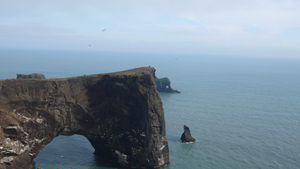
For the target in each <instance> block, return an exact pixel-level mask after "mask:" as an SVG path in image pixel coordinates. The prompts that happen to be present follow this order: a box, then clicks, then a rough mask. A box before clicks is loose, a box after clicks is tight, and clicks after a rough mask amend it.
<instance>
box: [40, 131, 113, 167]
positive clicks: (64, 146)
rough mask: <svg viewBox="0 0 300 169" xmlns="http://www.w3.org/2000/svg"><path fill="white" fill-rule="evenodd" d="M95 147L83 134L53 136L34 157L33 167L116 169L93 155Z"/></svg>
mask: <svg viewBox="0 0 300 169" xmlns="http://www.w3.org/2000/svg"><path fill="white" fill-rule="evenodd" d="M94 151H95V149H94V148H93V146H92V145H91V143H90V142H89V140H88V139H87V138H86V137H85V136H83V135H77V134H75V135H72V136H64V135H60V136H57V137H55V138H54V139H53V140H52V141H51V143H49V144H47V145H46V146H45V147H44V148H43V149H42V151H41V152H40V153H39V154H38V156H37V157H36V158H35V159H34V161H35V163H36V165H35V168H38V167H41V168H43V169H53V168H63V169H65V168H66V169H69V168H71V169H82V168H85V169H117V168H115V167H114V166H113V165H112V164H110V163H108V162H106V161H104V160H102V159H101V158H100V157H98V156H96V155H94V154H93V153H94Z"/></svg>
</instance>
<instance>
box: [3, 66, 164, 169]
mask: <svg viewBox="0 0 300 169" xmlns="http://www.w3.org/2000/svg"><path fill="white" fill-rule="evenodd" d="M154 73H155V69H154V68H150V67H145V68H138V69H132V70H129V71H124V72H116V73H111V74H99V75H90V76H81V77H73V78H66V79H49V80H37V79H30V80H3V81H0V94H1V95H0V98H1V102H0V119H1V120H0V126H1V129H0V140H1V142H2V145H0V149H1V154H0V167H3V166H5V167H6V168H7V169H9V168H26V169H27V168H30V164H31V162H32V160H33V159H34V158H35V157H36V156H37V155H38V153H39V152H40V150H41V149H42V148H43V147H44V146H45V145H47V144H48V143H50V142H51V140H52V139H53V138H54V137H56V136H59V135H73V134H80V135H83V136H85V137H86V138H87V139H88V140H89V141H90V142H91V144H92V146H93V147H94V148H95V154H96V155H99V156H102V157H104V158H108V159H109V160H112V161H114V162H117V163H118V164H119V165H120V166H124V167H129V168H141V167H144V168H160V167H163V166H165V165H167V164H169V152H168V142H167V139H166V131H165V121H164V112H163V108H162V102H161V99H160V96H159V94H158V92H157V90H156V85H155V81H154V77H155V74H154Z"/></svg>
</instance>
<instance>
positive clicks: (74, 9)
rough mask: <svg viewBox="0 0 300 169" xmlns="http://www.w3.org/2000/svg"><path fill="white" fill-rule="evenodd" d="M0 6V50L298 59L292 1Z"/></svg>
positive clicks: (8, 1)
mask: <svg viewBox="0 0 300 169" xmlns="http://www.w3.org/2000/svg"><path fill="white" fill-rule="evenodd" d="M0 8H1V10H0V49H1V48H2V49H3V48H33V49H63V50H75V49H76V50H99V51H121V52H122V51H128V52H153V53H180V54H201V55H237V56H266V57H297V58H300V0H226V1H224V0H205V1H203V0H184V1H183V0H126V1H125V0H109V1H104V0H88V1H83V0H51V1H43V0H0ZM104 29H106V30H105V31H103V30H104ZM89 45H91V46H89Z"/></svg>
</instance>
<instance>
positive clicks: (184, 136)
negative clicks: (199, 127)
mask: <svg viewBox="0 0 300 169" xmlns="http://www.w3.org/2000/svg"><path fill="white" fill-rule="evenodd" d="M183 129H184V132H183V133H182V135H181V138H180V139H181V141H182V142H183V143H187V142H195V141H196V139H195V138H194V137H192V135H191V132H190V128H189V127H188V126H186V125H184V126H183Z"/></svg>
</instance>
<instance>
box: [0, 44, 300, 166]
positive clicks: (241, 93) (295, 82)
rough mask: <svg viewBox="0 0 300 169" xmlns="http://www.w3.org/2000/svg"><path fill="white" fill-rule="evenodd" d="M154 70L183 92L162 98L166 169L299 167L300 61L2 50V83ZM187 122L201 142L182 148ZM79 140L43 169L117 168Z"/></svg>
mask: <svg viewBox="0 0 300 169" xmlns="http://www.w3.org/2000/svg"><path fill="white" fill-rule="evenodd" d="M142 66H151V67H155V68H156V75H157V77H159V78H162V77H168V78H169V79H170V80H171V87H172V88H174V89H176V90H179V91H181V92H182V93H180V94H173V93H160V97H161V99H162V101H163V108H164V112H165V119H166V130H167V138H168V142H169V150H170V161H171V164H170V165H169V166H167V167H166V169H183V168H190V169H196V168H197V169H198V168H200V169H241V168H247V169H252V168H253V169H259V168H262V169H264V168H266V169H269V168H272V169H281V168H282V169H285V168H289V169H298V168H300V131H299V129H300V87H299V86H300V59H295V58H264V57H261V58H259V57H241V56H240V57H239V56H206V55H184V54H155V53H125V52H96V51H63V50H21V49H18V50H17V49H0V79H11V78H16V74H19V73H22V74H31V73H42V74H44V75H45V76H46V78H64V77H72V76H81V75H85V74H86V75H88V74H98V73H108V72H115V71H122V70H127V69H132V68H136V67H142ZM183 125H187V126H188V127H189V128H190V130H191V133H192V136H193V137H195V138H196V139H197V142H195V143H191V144H182V143H181V142H180V136H181V134H182V132H183ZM93 152H94V149H93V147H92V146H91V145H90V143H89V142H88V140H87V139H86V138H85V137H83V136H80V135H73V136H59V137H56V138H55V139H54V140H53V141H52V142H51V143H50V144H48V145H47V146H46V147H45V148H44V149H43V150H42V151H41V152H40V154H39V155H38V156H37V157H36V158H35V162H36V166H37V167H42V168H44V169H56V168H58V167H61V168H63V169H68V168H71V169H114V168H115V167H114V166H113V165H112V164H110V163H108V162H106V161H103V160H101V159H99V158H98V157H96V156H94V155H93Z"/></svg>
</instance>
